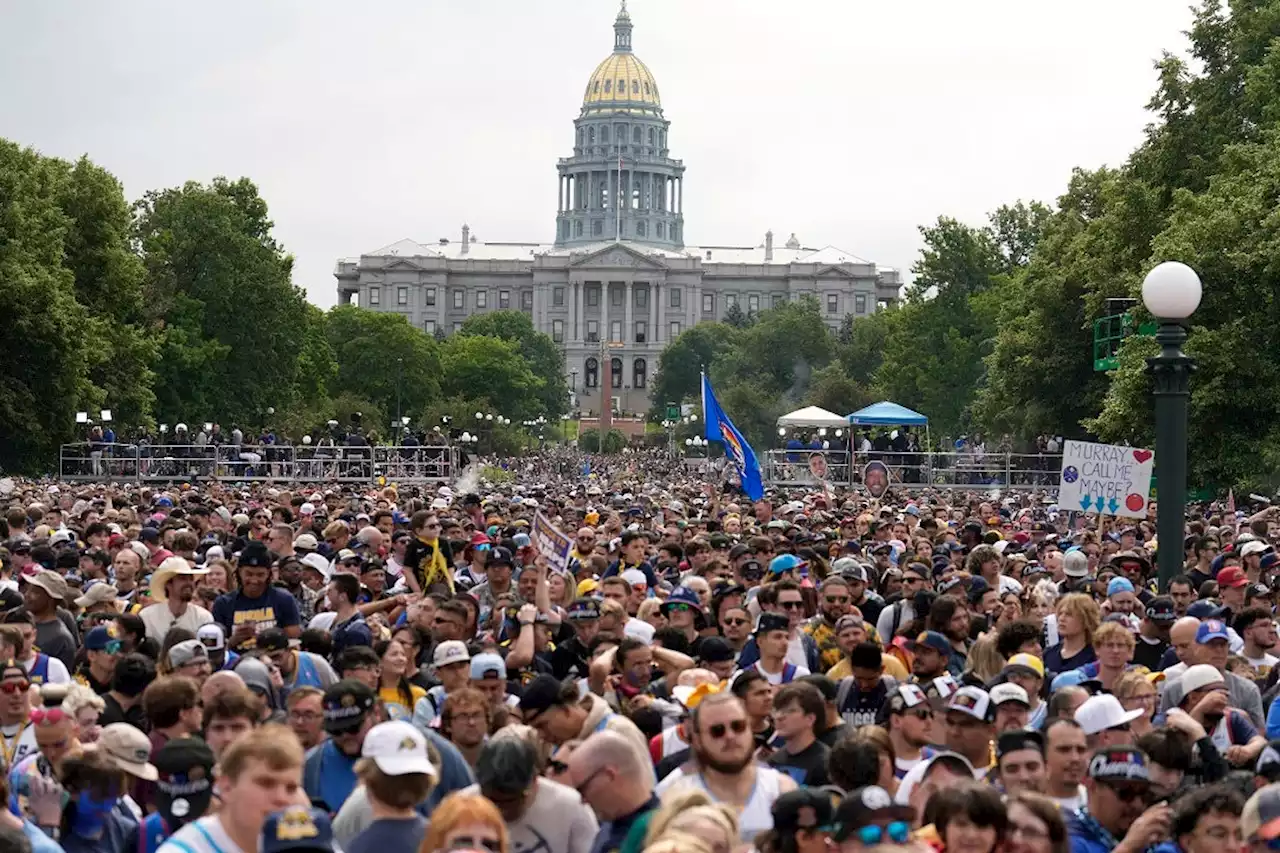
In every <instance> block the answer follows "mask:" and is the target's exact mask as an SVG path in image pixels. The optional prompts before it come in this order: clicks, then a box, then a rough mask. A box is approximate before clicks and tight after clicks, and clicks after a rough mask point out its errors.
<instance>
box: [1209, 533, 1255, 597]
mask: <svg viewBox="0 0 1280 853" xmlns="http://www.w3.org/2000/svg"><path fill="white" fill-rule="evenodd" d="M1249 544H1250V545H1252V544H1254V543H1252V542H1250V543H1249ZM1216 580H1217V581H1218V587H1219V588H1220V589H1221V588H1223V587H1226V588H1228V589H1236V588H1238V587H1242V586H1248V585H1249V578H1248V577H1246V576H1245V573H1244V569H1242V568H1240V567H1239V566H1227V567H1226V568H1225V569H1223V570H1222V571H1220V572H1218V577H1217V578H1216Z"/></svg>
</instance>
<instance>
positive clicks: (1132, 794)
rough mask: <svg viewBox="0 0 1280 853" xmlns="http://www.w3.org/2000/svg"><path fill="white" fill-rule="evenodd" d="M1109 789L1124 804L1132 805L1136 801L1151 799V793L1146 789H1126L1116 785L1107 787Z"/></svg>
mask: <svg viewBox="0 0 1280 853" xmlns="http://www.w3.org/2000/svg"><path fill="white" fill-rule="evenodd" d="M1107 787H1108V788H1110V789H1111V792H1112V793H1113V794H1115V795H1116V799H1118V800H1119V801H1120V802H1122V803H1132V802H1133V801H1134V800H1146V799H1149V798H1150V797H1151V792H1150V791H1149V790H1147V789H1146V788H1126V787H1118V786H1116V785H1107Z"/></svg>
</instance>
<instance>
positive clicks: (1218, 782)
mask: <svg viewBox="0 0 1280 853" xmlns="http://www.w3.org/2000/svg"><path fill="white" fill-rule="evenodd" d="M506 469H507V470H506V472H505V473H506V475H507V476H506V477H505V478H504V479H505V482H502V483H490V482H478V481H476V480H474V479H469V478H464V481H463V482H461V483H457V484H455V486H456V488H455V487H451V486H449V485H441V486H438V487H437V486H411V487H397V486H396V485H394V484H386V485H370V486H368V487H356V486H352V485H338V484H334V483H329V484H325V483H311V484H282V483H279V484H270V483H258V484H253V485H230V484H226V483H220V482H216V481H208V482H204V481H201V480H199V479H193V480H188V481H186V482H182V483H175V484H172V485H168V486H145V485H136V484H134V485H127V484H125V485H122V484H120V483H111V482H101V483H88V484H86V483H77V484H68V483H55V482H49V481H42V482H34V481H17V482H16V483H15V484H14V488H13V490H12V491H11V492H9V493H8V494H7V495H6V496H4V497H3V498H0V508H2V509H3V510H4V518H3V521H2V522H0V524H2V525H3V526H0V534H4V536H3V539H2V540H0V541H2V544H3V547H2V548H0V761H2V762H3V765H4V771H5V772H4V773H3V774H0V789H2V791H3V795H4V796H3V799H4V800H5V802H6V803H7V805H8V808H7V809H6V810H0V851H8V850H15V851H17V850H24V851H25V850H33V851H41V853H48V851H57V850H63V851H68V853H80V852H81V851H86V853H87V851H99V853H126V851H134V850H136V851H148V853H153V852H154V851H159V853H249V851H255V850H260V851H265V853H284V851H339V850H341V851H346V853H386V851H391V850H418V851H422V853H434V851H443V850H447V851H480V853H613V851H620V853H642V851H647V852H648V853H730V851H741V850H757V851H760V853H823V851H831V850H837V849H838V850H839V851H842V853H862V851H865V850H871V849H875V850H877V851H880V850H885V851H891V850H901V849H914V850H918V851H919V850H923V849H924V848H927V847H931V848H933V849H935V850H939V851H948V853H997V851H1002V853H1066V851H1068V850H1071V851H1073V853H1107V851H1119V853H1143V851H1147V850H1148V849H1155V850H1157V851H1158V853H1177V851H1182V853H1226V851H1239V850H1242V849H1243V848H1245V847H1248V848H1250V849H1251V850H1252V851H1254V853H1264V851H1275V850H1280V703H1276V702H1275V698H1276V694H1277V693H1280V666H1277V663H1280V658H1278V657H1277V655H1278V654H1280V637H1278V635H1277V624H1276V615H1275V609H1276V594H1277V592H1278V591H1280V590H1278V588H1277V581H1276V577H1277V575H1278V574H1280V554H1278V553H1277V552H1276V549H1275V546H1274V543H1275V542H1276V541H1277V538H1278V537H1280V525H1278V524H1277V522H1280V515H1277V513H1276V511H1275V510H1273V509H1272V508H1270V507H1262V508H1260V509H1259V511H1257V512H1256V514H1252V515H1250V514H1248V513H1247V512H1237V511H1235V510H1234V509H1230V510H1229V509H1227V508H1226V507H1225V506H1218V505H1213V506H1200V507H1195V508H1193V509H1192V510H1191V511H1190V512H1189V514H1188V517H1187V519H1186V528H1185V539H1184V540H1183V541H1181V542H1173V543H1169V542H1159V543H1157V541H1156V539H1155V528H1154V524H1153V523H1152V521H1151V520H1145V521H1142V522H1139V523H1136V524H1130V523H1128V522H1127V521H1126V520H1124V519H1115V518H1111V517H1097V516H1092V515H1082V514H1079V513H1068V512H1065V511H1059V508H1058V507H1057V506H1055V505H1054V504H1053V499H1052V497H1050V496H1046V495H1044V494H1041V493H1038V492H1025V493H1023V494H1017V495H1013V494H1011V495H1006V496H999V495H997V494H989V495H988V494H980V493H974V492H969V491H966V490H963V489H954V490H945V489H927V488H921V487H916V486H910V487H908V488H907V489H891V490H890V491H889V492H888V493H886V494H885V495H884V496H883V497H882V498H880V499H872V498H870V497H869V496H868V495H867V494H866V493H865V492H858V491H855V492H849V493H839V492H832V491H831V490H830V489H825V490H820V491H806V490H801V489H796V490H789V491H787V492H785V493H784V492H778V493H767V494H766V495H765V497H764V498H763V499H762V500H759V501H754V502H752V501H750V500H748V499H746V498H743V497H741V496H740V494H738V493H737V492H736V491H735V490H733V489H732V488H729V487H722V486H718V487H711V486H707V485H704V484H703V483H702V482H700V481H698V480H695V479H693V474H692V473H691V472H689V471H687V470H686V469H685V468H683V467H681V466H679V465H677V464H674V463H670V462H667V461H663V458H662V456H661V455H660V454H659V453H658V452H652V453H638V454H631V455H628V456H619V457H613V458H611V459H602V458H597V459H594V460H586V459H585V458H582V457H578V456H576V455H574V454H572V453H570V452H569V451H566V450H561V449H557V450H554V451H551V452H547V453H543V454H532V455H530V456H527V457H521V458H517V459H513V460H508V463H507V464H506ZM549 527H554V528H556V529H558V530H559V531H561V532H563V533H564V534H565V535H566V536H567V537H569V538H571V540H572V545H571V547H570V548H569V549H568V551H567V553H564V552H562V551H559V552H558V551H555V550H553V549H549V548H548V549H546V550H543V549H542V548H541V547H540V543H542V542H543V541H544V540H545V538H546V537H545V536H540V535H539V533H540V532H545V530H546V528H549ZM1157 548H1159V549H1165V548H1181V549H1182V555H1183V558H1184V559H1183V563H1184V571H1183V572H1182V573H1181V574H1179V575H1178V576H1177V577H1175V578H1174V579H1173V580H1172V582H1171V583H1169V584H1168V585H1167V588H1165V589H1157V587H1156V583H1155V570H1154V566H1153V560H1154V557H1155V554H1156V552H1157Z"/></svg>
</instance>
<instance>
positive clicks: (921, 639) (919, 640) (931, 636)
mask: <svg viewBox="0 0 1280 853" xmlns="http://www.w3.org/2000/svg"><path fill="white" fill-rule="evenodd" d="M921 646H924V647H926V648H930V649H933V650H934V651H936V652H941V653H942V654H944V655H948V656H950V654H951V643H950V642H949V641H948V640H947V638H946V637H944V636H942V634H940V633H938V632H937V631H923V632H921V633H920V634H919V635H918V636H917V637H916V639H915V648H917V649H918V648H920V647H921Z"/></svg>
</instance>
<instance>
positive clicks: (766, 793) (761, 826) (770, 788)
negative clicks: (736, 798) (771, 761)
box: [695, 765, 782, 843]
mask: <svg viewBox="0 0 1280 853" xmlns="http://www.w3.org/2000/svg"><path fill="white" fill-rule="evenodd" d="M695 778H696V779H697V782H698V784H699V785H700V786H702V790H704V791H706V792H707V794H708V795H709V796H710V797H711V799H712V800H716V796H715V795H714V794H712V793H711V789H710V788H708V787H707V783H706V782H705V781H703V779H702V774H701V773H699V774H698V775H697V776H696V777H695ZM781 780H782V774H781V773H779V772H778V771H777V770H774V769H773V768H772V767H762V766H760V765H756V783H755V785H754V786H753V787H752V788H751V796H750V797H748V798H747V804H746V805H745V806H743V807H742V811H741V812H739V813H738V834H739V836H740V837H741V838H742V840H743V841H745V842H747V843H751V842H752V841H754V840H755V837H756V836H757V835H759V834H760V833H762V832H765V831H767V830H770V829H773V804H774V802H775V801H776V800H777V799H778V795H779V789H780V787H781V784H782V782H781ZM716 802H719V800H716Z"/></svg>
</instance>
